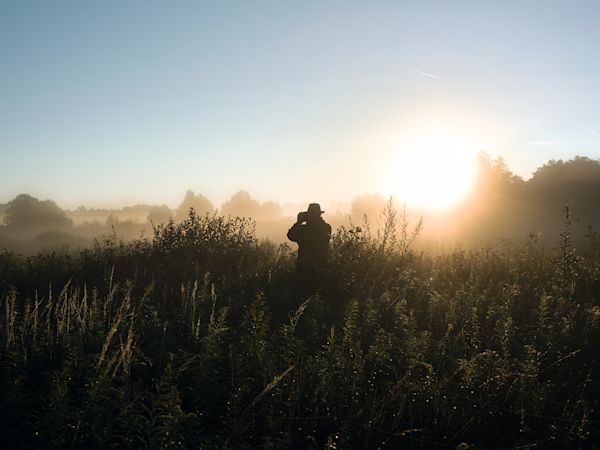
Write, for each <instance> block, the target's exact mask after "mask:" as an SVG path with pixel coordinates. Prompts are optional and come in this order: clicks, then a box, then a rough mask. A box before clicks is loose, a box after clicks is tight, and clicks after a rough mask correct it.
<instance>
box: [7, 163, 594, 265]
mask: <svg viewBox="0 0 600 450" xmlns="http://www.w3.org/2000/svg"><path fill="white" fill-rule="evenodd" d="M478 164H479V171H478V174H479V175H478V178H477V180H476V183H475V185H474V188H473V190H472V192H471V194H470V195H469V196H467V197H466V198H464V199H462V200H461V202H460V203H458V204H457V205H455V206H454V207H453V208H452V209H449V210H447V211H444V212H427V211H421V210H419V209H418V208H405V207H404V205H403V203H402V199H400V198H398V199H386V198H384V197H383V196H382V195H380V194H376V193H375V194H363V195H359V196H356V197H355V198H354V199H353V201H352V202H350V203H349V204H347V205H344V204H335V205H331V204H330V205H328V204H327V203H325V204H322V207H323V209H325V211H326V213H325V215H324V216H323V217H324V219H325V220H326V221H327V222H328V223H330V224H331V225H332V227H333V229H334V230H335V229H337V228H339V227H340V226H345V227H347V228H353V229H355V230H356V229H360V232H361V233H377V232H379V231H380V230H381V229H382V227H383V226H384V225H385V220H386V213H385V211H386V208H387V210H388V212H389V208H390V207H391V208H392V209H394V210H395V212H396V213H397V214H402V215H405V219H406V221H408V222H409V223H411V224H412V225H414V224H416V223H417V222H418V221H419V220H420V219H421V218H422V220H423V228H422V230H421V231H420V233H419V236H418V240H417V242H416V246H417V247H418V248H419V247H420V248H428V249H432V248H439V247H448V246H455V245H464V246H470V245H494V243H497V242H500V241H501V240H506V239H511V240H517V241H520V240H526V239H531V238H534V239H536V240H538V241H539V242H541V243H543V244H550V245H551V244H554V243H555V242H556V241H557V240H558V239H559V237H560V233H561V231H562V230H563V229H564V226H565V222H566V221H567V219H568V221H569V222H570V230H571V234H572V236H573V237H574V239H575V242H578V239H579V242H581V240H582V239H584V238H586V237H587V238H590V237H591V238H596V237H597V234H596V231H595V230H597V229H599V228H600V208H599V207H598V198H600V162H599V161H598V160H593V159H590V158H586V157H576V158H574V159H572V160H569V161H566V162H563V161H561V160H559V161H550V162H548V163H547V164H545V165H543V166H542V167H540V168H538V170H537V171H536V172H535V173H534V175H533V177H532V178H531V179H529V180H527V181H525V180H523V179H522V178H520V177H518V176H516V175H514V174H513V173H512V172H511V171H510V170H509V169H508V167H506V165H505V164H504V163H503V161H502V160H501V159H497V160H491V159H490V158H489V157H488V156H487V155H485V154H481V155H480V156H479V159H478ZM318 201H319V199H312V198H310V199H306V204H304V205H290V204H285V205H282V204H280V203H277V202H275V201H266V202H260V201H258V200H256V199H254V198H253V197H252V196H251V194H250V193H249V192H247V191H239V192H237V193H235V194H233V195H232V196H231V197H230V198H229V199H228V200H227V201H225V202H224V203H223V204H222V205H219V206H216V205H214V204H213V203H212V202H211V200H210V199H208V198H206V197H205V196H203V195H202V194H200V193H194V192H193V191H191V190H189V191H187V192H186V193H185V195H184V197H183V199H182V201H181V203H180V204H179V205H178V207H177V208H175V209H171V208H170V207H168V206H167V205H151V204H139V205H134V206H129V207H125V208H121V209H95V208H92V207H85V206H81V207H79V208H78V209H76V210H64V209H61V208H60V207H59V206H58V205H57V204H56V203H55V202H54V201H52V200H39V199H37V198H34V197H32V196H30V195H27V194H21V195H19V196H17V197H16V198H14V199H12V200H10V201H9V202H8V203H7V204H0V224H1V225H0V249H6V250H8V251H13V252H16V253H21V254H25V255H27V254H34V253H36V252H38V251H40V250H49V251H50V250H51V251H72V250H79V249H83V248H86V247H89V246H91V245H93V242H94V240H95V239H99V238H101V237H102V236H107V235H112V236H116V237H118V238H119V239H123V240H132V239H138V238H150V237H152V235H153V230H154V227H156V226H158V225H160V224H162V223H166V222H168V221H171V220H172V221H174V222H176V223H177V222H181V221H182V220H184V219H185V218H186V217H188V215H189V213H190V209H193V210H194V211H195V213H196V214H198V215H206V214H208V215H212V214H217V215H223V216H239V217H248V218H251V219H252V220H253V221H254V222H255V223H256V233H257V235H258V237H259V238H261V239H268V240H270V241H272V242H274V243H282V242H285V240H286V237H285V236H286V232H287V230H288V228H289V227H290V226H291V225H292V223H293V222H294V221H295V215H296V212H298V211H300V210H303V209H305V208H306V206H307V205H308V203H309V202H318ZM565 205H568V208H565ZM567 211H568V214H567ZM567 216H568V218H567Z"/></svg>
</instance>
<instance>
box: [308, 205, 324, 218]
mask: <svg viewBox="0 0 600 450" xmlns="http://www.w3.org/2000/svg"><path fill="white" fill-rule="evenodd" d="M306 212H307V213H308V214H309V215H311V216H320V215H321V214H323V213H324V212H325V211H321V205H319V204H318V203H311V204H310V205H308V210H307V211H306Z"/></svg>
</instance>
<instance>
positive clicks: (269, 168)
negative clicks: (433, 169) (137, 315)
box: [0, 1, 600, 208]
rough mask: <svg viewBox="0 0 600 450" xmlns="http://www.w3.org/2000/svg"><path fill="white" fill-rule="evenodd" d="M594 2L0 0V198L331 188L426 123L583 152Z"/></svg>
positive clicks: (498, 152)
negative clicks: (54, 0) (79, 0)
mask: <svg viewBox="0 0 600 450" xmlns="http://www.w3.org/2000/svg"><path fill="white" fill-rule="evenodd" d="M599 20H600V3H598V2H593V1H589V2H583V1H562V2H552V1H518V2H517V1H515V2H511V1H505V2H482V1H477V2H475V1H473V2H466V1H465V2H461V1H453V2H449V1H443V2H434V1H429V2H427V1H419V2H417V1H415V2H400V1H395V2H377V1H374V2H349V1H343V2H342V1H328V2H323V1H319V2H317V1H303V2H281V1H279V2H262V1H256V2H246V1H243V2H233V1H227V2H200V1H194V2H183V1H181V2H152V1H144V2H141V1H140V2H135V1H127V2H123V1H118V2H117V1H115V2H111V1H102V2H99V1H98V2H76V1H73V2H63V1H56V2H42V1H38V2H28V1H18V2H8V1H6V2H2V3H0V61H1V62H0V64H1V70H0V166H1V168H2V177H0V202H6V201H8V200H10V199H11V198H13V197H14V196H15V195H17V194H19V193H22V192H27V193H30V194H32V195H36V196H38V197H40V198H52V199H54V200H56V201H57V202H58V203H59V204H60V205H61V206H63V207H66V208H73V207H76V206H77V205H79V204H86V205H91V206H109V205H112V206H123V205H126V204H131V203H138V202H147V203H163V202H166V203H167V204H169V205H171V206H175V205H176V204H177V203H178V202H179V201H180V200H181V198H182V197H183V194H184V192H185V190H186V189H188V188H191V189H194V190H195V191H199V192H202V193H203V194H204V195H207V196H208V197H209V198H212V199H213V201H214V202H215V203H217V204H218V203H219V202H221V201H223V200H225V199H226V198H227V197H229V196H230V195H231V194H232V193H234V192H235V191H237V190H239V189H247V190H249V191H250V192H251V193H252V195H254V196H255V197H257V198H259V199H260V200H268V199H274V200H278V201H280V202H283V203H285V202H303V201H312V200H313V199H320V200H321V201H322V202H324V203H326V202H328V201H333V200H339V201H347V200H350V199H351V198H352V197H353V196H354V195H356V194H360V193H364V192H374V191H380V190H385V189H384V183H382V181H381V180H382V178H383V173H385V172H386V170H388V168H389V165H390V161H391V159H393V156H394V152H397V151H399V150H398V149H397V148H396V146H397V145H398V144H397V142H400V141H402V137H403V136H404V135H407V134H410V133H411V132H412V131H411V130H413V129H415V128H419V127H421V128H425V129H426V128H427V126H428V124H438V125H439V124H440V123H443V124H446V123H449V124H450V125H449V126H450V128H451V129H453V130H455V132H457V133H460V134H463V135H465V136H466V137H467V138H470V136H471V135H473V136H477V143H478V145H481V147H482V148H485V149H486V150H487V151H488V152H489V153H490V154H491V155H492V156H501V157H503V158H504V159H505V161H506V162H507V164H508V165H509V167H510V168H511V169H512V170H513V171H514V172H516V173H517V174H519V175H521V176H523V177H528V176H530V175H531V172H532V171H533V170H535V168H536V167H537V166H539V165H540V164H542V163H543V162H544V161H546V160H548V159H558V158H562V159H568V158H570V157H572V156H574V155H576V154H580V155H587V156H590V157H593V158H598V157H600V77H598V73H600V58H598V55H599V53H598V43H599V42H600V26H598V22H599ZM398 170H399V172H398V177H401V176H402V170H403V169H402V168H400V169H398ZM407 170H409V168H407ZM386 186H388V188H389V183H388V184H386ZM385 193H386V194H387V193H388V192H385Z"/></svg>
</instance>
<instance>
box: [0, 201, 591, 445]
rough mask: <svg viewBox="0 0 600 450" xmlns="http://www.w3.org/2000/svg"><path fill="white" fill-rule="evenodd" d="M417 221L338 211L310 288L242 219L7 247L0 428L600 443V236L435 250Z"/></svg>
mask: <svg viewBox="0 0 600 450" xmlns="http://www.w3.org/2000/svg"><path fill="white" fill-rule="evenodd" d="M367 225H368V224H367ZM418 231H419V227H418V226H417V228H416V229H415V230H414V231H411V230H410V228H409V227H408V222H407V218H406V216H405V215H404V214H402V213H396V212H395V211H393V210H391V209H389V210H388V211H387V212H386V215H385V223H384V227H383V229H382V232H381V233H379V234H377V235H373V234H371V233H370V231H369V229H368V226H366V227H363V229H362V230H361V229H360V228H355V227H347V228H343V227H342V228H340V229H339V230H338V231H337V232H336V234H335V236H334V237H333V240H332V244H331V267H330V274H329V275H328V279H327V282H326V283H325V285H324V286H323V287H322V288H321V289H320V290H318V291H317V292H316V293H312V294H306V292H305V289H304V287H303V286H301V285H299V280H297V279H296V278H295V271H294V254H293V252H291V250H290V248H289V247H287V246H282V247H279V248H276V247H275V246H273V245H272V244H269V243H268V242H259V241H258V240H257V239H256V237H255V234H254V230H253V226H252V223H250V222H249V221H246V220H243V219H224V218H222V217H218V216H206V217H197V216H195V215H194V214H193V213H192V214H191V215H190V217H189V218H188V219H187V220H186V221H184V222H183V223H181V224H179V225H174V224H172V223H171V224H168V225H165V226H161V227H158V228H157V229H156V230H155V234H154V237H153V238H152V239H148V240H137V241H135V242H132V243H122V242H119V241H117V240H115V239H112V238H107V239H106V240H104V241H102V242H98V243H97V244H96V246H95V247H94V249H93V250H89V251H85V252H83V253H81V254H80V255H60V254H40V255H38V256H36V257H32V258H27V259H25V258H22V257H18V256H15V255H13V254H10V253H4V254H0V295H1V296H2V297H1V300H2V303H1V306H2V308H1V313H0V319H1V325H0V345H1V352H2V353H1V359H0V436H3V438H2V442H1V444H0V445H2V446H3V447H4V448H14V449H16V448H36V447H37V448H42V447H43V448H60V449H64V448H98V449H101V448H131V449H137V448H151V449H154V448H206V449H209V448H232V449H237V448H274V449H275V448H298V449H304V448H330V449H332V448H378V447H381V448H399V447H402V448H435V447H438V448H446V447H450V448H456V447H459V448H468V447H469V446H475V447H478V448H480V447H487V448H490V447H491V448H498V447H513V446H514V447H518V446H521V447H530V446H531V447H533V446H542V447H554V448H564V447H592V446H593V443H594V442H600V427H599V425H600V416H599V414H598V412H597V410H596V407H597V404H596V403H597V399H598V398H599V395H600V378H599V375H600V374H599V370H600V369H599V367H600V365H599V364H598V363H599V361H598V352H597V349H598V345H599V344H600V297H599V295H600V245H598V242H599V241H598V239H597V238H595V237H594V236H591V238H590V243H589V246H588V248H587V249H586V251H585V252H579V253H577V252H575V250H574V249H573V248H572V245H571V242H570V237H569V232H568V231H569V230H568V223H567V227H566V228H565V231H564V232H563V235H562V236H561V239H560V242H559V243H558V245H557V248H556V249H553V250H544V249H543V248H541V247H540V246H539V245H538V243H537V242H536V240H535V238H531V239H529V240H527V242H525V243H523V244H519V245H514V244H511V243H508V242H507V243H505V244H503V245H502V246H499V247H497V248H491V247H490V248H483V249H479V250H472V251H466V250H464V249H460V248H457V249H453V250H448V251H445V252H444V253H441V254H433V253H430V254H429V253H428V254H423V253H416V252H415V251H413V250H412V247H411V244H412V241H413V240H414V238H415V236H416V234H417V233H418ZM305 294H306V295H305Z"/></svg>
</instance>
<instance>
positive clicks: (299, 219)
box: [298, 211, 308, 223]
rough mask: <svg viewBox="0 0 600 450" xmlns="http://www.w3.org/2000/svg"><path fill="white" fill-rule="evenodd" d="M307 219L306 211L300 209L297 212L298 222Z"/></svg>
mask: <svg viewBox="0 0 600 450" xmlns="http://www.w3.org/2000/svg"><path fill="white" fill-rule="evenodd" d="M307 219H308V212H307V211H301V212H299V213H298V222H299V223H302V222H306V220H307Z"/></svg>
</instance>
